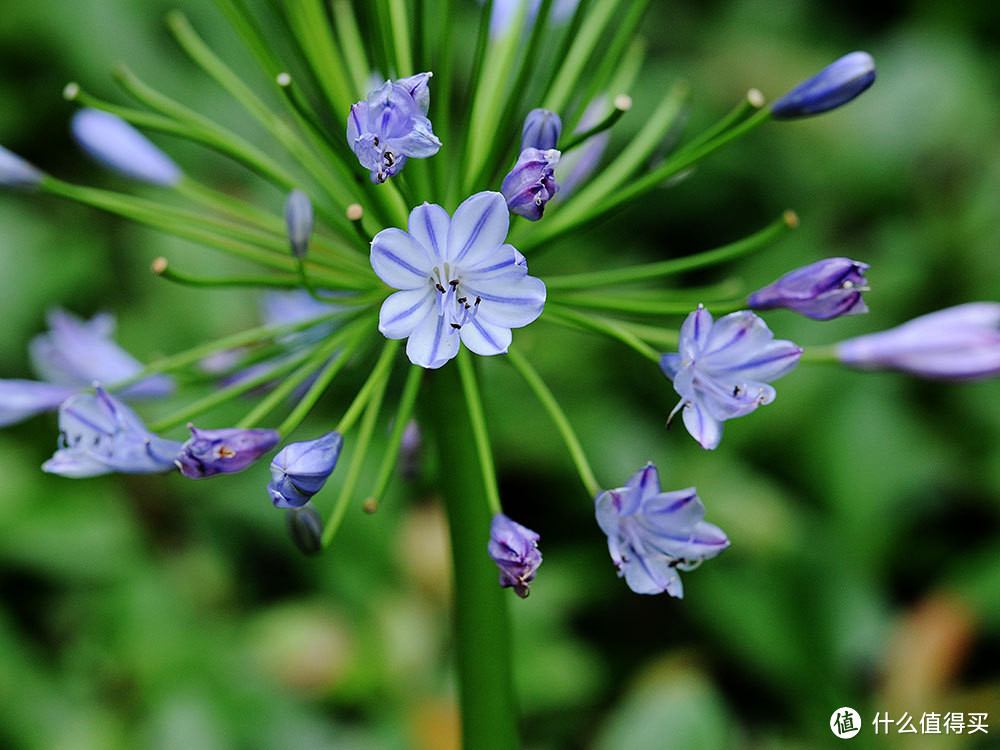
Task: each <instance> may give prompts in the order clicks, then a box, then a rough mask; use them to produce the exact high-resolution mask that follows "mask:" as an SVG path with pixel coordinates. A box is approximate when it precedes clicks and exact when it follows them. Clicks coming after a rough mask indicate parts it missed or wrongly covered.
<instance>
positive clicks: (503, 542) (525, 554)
mask: <svg viewBox="0 0 1000 750" xmlns="http://www.w3.org/2000/svg"><path fill="white" fill-rule="evenodd" d="M538 539H539V536H538V534H536V533H535V532H534V531H532V530H531V529H527V528H525V527H524V526H522V525H521V524H519V523H517V522H515V521H511V520H510V519H509V518H507V516H505V515H504V514H503V513H497V514H496V515H495V516H493V521H492V523H490V543H489V545H488V547H487V549H488V551H489V553H490V557H492V558H493V562H495V563H496V564H497V567H498V568H500V585H501V586H502V587H504V588H507V587H508V586H512V587H513V588H514V593H516V594H517V595H518V596H519V597H521V598H522V599H526V598H527V597H528V594H529V593H530V592H529V586H528V584H529V583H531V581H533V580H534V579H535V572H536V571H537V570H538V566H539V565H541V564H542V553H541V552H539V551H538Z"/></svg>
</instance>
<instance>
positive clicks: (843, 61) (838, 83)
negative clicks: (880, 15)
mask: <svg viewBox="0 0 1000 750" xmlns="http://www.w3.org/2000/svg"><path fill="white" fill-rule="evenodd" d="M874 82H875V60H873V59H872V56H871V55H869V54H868V53H867V52H851V53H850V54H848V55H844V56H843V57H841V58H840V59H839V60H837V61H836V62H833V63H831V64H830V65H827V66H826V67H825V68H823V70H821V71H820V72H819V73H817V74H816V75H814V76H813V77H812V78H810V79H808V80H807V81H803V82H802V83H800V84H799V85H798V86H796V87H795V88H793V89H792V90H791V91H789V92H788V93H787V94H785V95H784V96H783V97H781V98H780V99H778V100H777V101H775V102H774V104H772V105H771V115H772V116H773V117H774V118H776V119H779V120H789V119H792V118H795V117H809V116H810V115H818V114H820V113H821V112H826V111H828V110H831V109H836V108H837V107H840V106H841V105H844V104H847V102H849V101H851V99H853V98H854V97H856V96H858V95H859V94H860V93H861V92H862V91H864V90H865V89H867V88H868V87H869V86H871V85H872V84H873V83H874Z"/></svg>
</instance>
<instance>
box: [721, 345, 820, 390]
mask: <svg viewBox="0 0 1000 750" xmlns="http://www.w3.org/2000/svg"><path fill="white" fill-rule="evenodd" d="M801 357H802V347H800V346H797V345H796V344H793V343H792V342H791V341H784V340H779V341H772V342H771V343H769V344H766V345H765V346H763V347H761V348H760V349H758V350H756V351H754V352H753V353H752V356H751V357H750V358H749V359H746V360H744V361H743V362H740V363H738V364H736V365H734V366H732V367H730V368H727V369H725V370H715V369H714V367H715V363H714V362H713V369H712V370H709V372H712V373H713V374H718V375H720V376H724V377H726V378H729V379H734V378H735V379H738V380H742V381H746V382H766V381H769V380H777V379H778V378H780V377H781V376H782V375H787V374H788V373H790V372H791V371H792V370H794V369H795V367H796V366H797V365H798V364H799V359H801Z"/></svg>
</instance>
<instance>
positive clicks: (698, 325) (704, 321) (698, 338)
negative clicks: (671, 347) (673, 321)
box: [678, 305, 712, 359]
mask: <svg viewBox="0 0 1000 750" xmlns="http://www.w3.org/2000/svg"><path fill="white" fill-rule="evenodd" d="M711 331H712V314H711V313H710V312H709V311H708V310H706V309H705V307H704V306H703V305H698V309H697V310H695V311H694V312H692V313H690V314H689V315H688V316H687V318H686V319H685V320H684V325H682V326H681V335H680V342H679V343H678V351H679V352H680V355H681V358H682V359H693V358H694V355H695V354H697V353H699V352H701V350H702V347H704V346H705V342H706V341H708V335H709V333H711Z"/></svg>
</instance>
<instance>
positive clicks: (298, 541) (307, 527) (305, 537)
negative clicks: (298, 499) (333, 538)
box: [285, 505, 323, 557]
mask: <svg viewBox="0 0 1000 750" xmlns="http://www.w3.org/2000/svg"><path fill="white" fill-rule="evenodd" d="M285 528H287V529H288V536H290V537H291V538H292V542H293V543H294V544H295V546H296V547H298V549H299V552H301V553H302V554H303V555H307V556H309V557H312V556H313V555H317V554H319V552H320V550H322V549H323V519H322V518H320V515H319V513H317V512H316V509H315V508H314V507H312V506H311V505H303V506H302V507H301V508H291V509H290V510H288V511H287V512H286V513H285Z"/></svg>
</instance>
